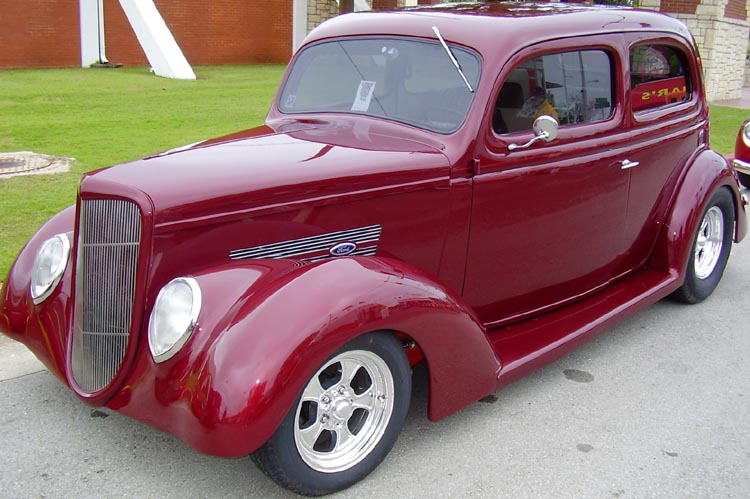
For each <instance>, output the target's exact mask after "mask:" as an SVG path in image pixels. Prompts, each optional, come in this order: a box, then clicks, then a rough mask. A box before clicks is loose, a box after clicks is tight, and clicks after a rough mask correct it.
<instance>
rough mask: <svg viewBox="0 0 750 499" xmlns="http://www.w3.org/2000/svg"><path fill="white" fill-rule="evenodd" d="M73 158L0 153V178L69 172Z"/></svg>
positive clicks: (30, 153) (21, 152)
mask: <svg viewBox="0 0 750 499" xmlns="http://www.w3.org/2000/svg"><path fill="white" fill-rule="evenodd" d="M73 161H75V160H74V159H73V158H64V157H61V156H50V155H49V154H38V153H35V152H30V151H20V152H4V153H0V178H4V177H14V176H16V175H34V174H40V173H60V172H67V171H68V170H70V164H71V163H72V162H73Z"/></svg>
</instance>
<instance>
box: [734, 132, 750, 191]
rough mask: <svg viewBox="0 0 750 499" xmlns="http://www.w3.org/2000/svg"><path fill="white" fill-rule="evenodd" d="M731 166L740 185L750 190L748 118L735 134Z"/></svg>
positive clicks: (749, 134) (749, 133)
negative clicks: (736, 174) (735, 171)
mask: <svg viewBox="0 0 750 499" xmlns="http://www.w3.org/2000/svg"><path fill="white" fill-rule="evenodd" d="M732 164H733V165H734V169H735V170H737V173H738V174H739V176H740V182H742V185H744V186H745V187H746V188H748V189H750V118H748V119H746V120H745V122H744V123H743V124H742V126H741V127H740V131H739V132H738V133H737V143H736V144H735V146H734V160H733V161H732Z"/></svg>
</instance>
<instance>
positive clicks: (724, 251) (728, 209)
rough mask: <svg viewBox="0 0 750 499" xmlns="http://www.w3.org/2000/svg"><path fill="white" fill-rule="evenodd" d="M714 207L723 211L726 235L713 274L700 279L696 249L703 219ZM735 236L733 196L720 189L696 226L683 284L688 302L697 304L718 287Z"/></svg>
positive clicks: (712, 197)
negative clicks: (696, 266) (697, 271)
mask: <svg viewBox="0 0 750 499" xmlns="http://www.w3.org/2000/svg"><path fill="white" fill-rule="evenodd" d="M714 206H716V207H718V208H719V209H720V210H721V213H722V215H723V216H724V234H723V239H722V242H721V250H720V253H719V259H718V260H717V262H716V265H715V266H714V269H713V270H712V271H711V274H710V275H709V276H708V277H706V278H705V279H700V278H699V277H698V276H697V275H696V273H695V249H696V245H697V244H698V234H699V232H700V227H701V224H702V223H703V219H704V218H705V217H706V213H708V210H710V209H711V208H713V207H714ZM733 236H734V202H733V201H732V195H731V193H730V192H729V190H728V189H726V188H720V189H719V190H717V191H716V192H715V193H714V194H713V195H712V196H711V199H710V200H709V202H708V204H707V205H706V208H705V209H704V210H703V213H702V214H701V217H700V219H699V220H698V224H697V225H696V228H695V231H694V235H693V244H692V246H691V248H690V257H689V260H688V265H687V270H686V273H685V283H684V284H683V288H682V289H683V291H684V294H685V297H686V298H687V299H688V300H687V301H689V302H691V303H697V302H699V301H702V300H704V299H705V298H707V297H708V296H709V295H710V294H711V293H712V292H713V291H714V289H716V286H718V284H719V281H721V277H722V276H723V275H724V268H725V267H726V265H727V262H728V261H729V253H730V251H731V249H732V239H733Z"/></svg>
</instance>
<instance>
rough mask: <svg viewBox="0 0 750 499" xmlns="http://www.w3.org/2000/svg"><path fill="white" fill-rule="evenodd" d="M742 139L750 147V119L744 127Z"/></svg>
mask: <svg viewBox="0 0 750 499" xmlns="http://www.w3.org/2000/svg"><path fill="white" fill-rule="evenodd" d="M742 140H743V142H745V145H746V146H747V147H750V121H748V122H747V123H745V126H743V127H742Z"/></svg>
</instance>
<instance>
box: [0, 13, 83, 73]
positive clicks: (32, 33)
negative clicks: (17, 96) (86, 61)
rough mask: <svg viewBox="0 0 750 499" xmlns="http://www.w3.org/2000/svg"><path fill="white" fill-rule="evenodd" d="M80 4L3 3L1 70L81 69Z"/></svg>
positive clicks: (0, 41) (0, 36) (0, 38)
mask: <svg viewBox="0 0 750 499" xmlns="http://www.w3.org/2000/svg"><path fill="white" fill-rule="evenodd" d="M79 23H80V21H79V15H78V2H75V1H71V0H29V1H19V0H0V47H1V48H0V68H44V67H54V66H78V65H80V59H81V51H80V48H79V47H80V37H79Z"/></svg>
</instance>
